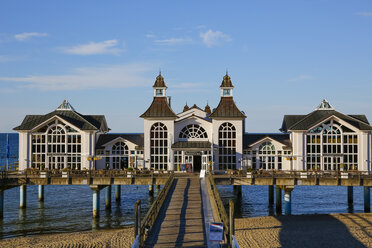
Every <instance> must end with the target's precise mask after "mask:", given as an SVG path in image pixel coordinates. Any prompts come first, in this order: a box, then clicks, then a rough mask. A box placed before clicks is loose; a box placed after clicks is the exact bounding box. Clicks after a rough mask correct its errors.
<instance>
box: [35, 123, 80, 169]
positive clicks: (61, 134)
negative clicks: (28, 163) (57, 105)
mask: <svg viewBox="0 0 372 248" xmlns="http://www.w3.org/2000/svg"><path fill="white" fill-rule="evenodd" d="M32 167H33V168H39V169H44V168H49V169H62V168H65V167H67V168H70V169H81V135H80V133H79V132H78V131H77V130H75V129H73V128H72V127H70V126H68V125H65V124H64V123H62V122H61V121H58V120H55V121H53V122H51V123H49V124H48V125H45V126H43V127H41V128H39V129H38V130H37V131H36V132H34V133H33V134H32Z"/></svg>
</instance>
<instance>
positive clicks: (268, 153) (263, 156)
mask: <svg viewBox="0 0 372 248" xmlns="http://www.w3.org/2000/svg"><path fill="white" fill-rule="evenodd" d="M258 154H259V158H260V168H262V169H264V170H266V169H267V170H273V169H275V147H274V145H273V144H271V142H264V143H262V144H261V145H260V147H259V149H258Z"/></svg>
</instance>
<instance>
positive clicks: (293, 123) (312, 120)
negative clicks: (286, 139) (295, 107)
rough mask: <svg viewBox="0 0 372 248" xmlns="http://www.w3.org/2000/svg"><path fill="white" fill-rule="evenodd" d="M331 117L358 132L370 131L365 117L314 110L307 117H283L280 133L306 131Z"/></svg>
mask: <svg viewBox="0 0 372 248" xmlns="http://www.w3.org/2000/svg"><path fill="white" fill-rule="evenodd" d="M331 116H336V117H338V118H340V119H341V120H343V121H345V122H347V123H349V124H350V125H352V126H354V127H356V128H358V129H359V130H369V131H372V126H370V125H369V122H368V120H367V117H366V116H365V115H344V114H342V113H340V112H337V111H336V110H315V111H313V112H311V113H310V114H308V115H305V116H304V115H297V116H296V115H292V116H284V119H283V125H282V128H281V131H283V132H287V131H289V130H291V131H292V130H308V129H310V128H311V127H312V126H314V125H315V124H317V123H318V122H321V121H323V120H325V119H327V118H329V117H331Z"/></svg>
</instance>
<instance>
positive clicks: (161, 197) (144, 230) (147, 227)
mask: <svg viewBox="0 0 372 248" xmlns="http://www.w3.org/2000/svg"><path fill="white" fill-rule="evenodd" d="M173 182H174V172H171V173H170V176H169V178H168V180H167V182H166V183H165V184H164V187H163V188H162V189H161V191H160V192H159V194H158V195H157V196H156V199H155V200H154V202H153V203H152V205H151V207H150V209H149V210H148V211H147V214H146V216H145V218H144V219H143V220H142V224H141V229H140V232H139V238H140V247H143V245H144V243H145V241H146V238H147V237H148V235H149V233H150V232H151V228H152V227H153V225H154V223H155V221H156V218H157V217H158V214H159V212H160V209H161V207H162V206H163V203H164V201H165V199H166V198H167V195H168V192H169V190H170V189H171V188H172V185H173Z"/></svg>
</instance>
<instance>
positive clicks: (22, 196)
mask: <svg viewBox="0 0 372 248" xmlns="http://www.w3.org/2000/svg"><path fill="white" fill-rule="evenodd" d="M26 198H27V186H26V185H21V186H19V208H26Z"/></svg>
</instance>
